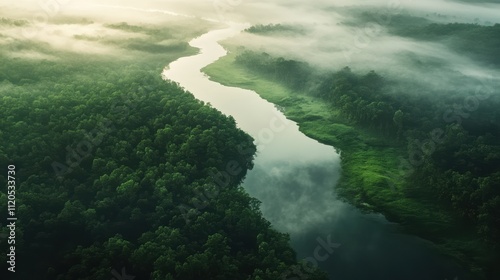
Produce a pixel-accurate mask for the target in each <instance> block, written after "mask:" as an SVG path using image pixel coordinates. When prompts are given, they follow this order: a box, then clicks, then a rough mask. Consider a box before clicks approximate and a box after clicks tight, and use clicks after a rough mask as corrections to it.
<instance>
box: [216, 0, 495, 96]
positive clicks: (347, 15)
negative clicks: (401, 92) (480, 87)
mask: <svg viewBox="0 0 500 280" xmlns="http://www.w3.org/2000/svg"><path fill="white" fill-rule="evenodd" d="M363 11H369V12H372V13H374V14H375V15H377V16H375V17H374V18H373V19H371V20H367V19H359V18H357V15H359V14H360V12H363ZM238 12H241V13H242V14H244V15H245V17H244V18H245V20H248V21H250V22H252V23H260V24H269V23H275V24H276V23H282V24H283V23H284V24H291V25H296V26H300V27H301V28H303V29H305V30H306V32H305V33H304V34H297V35H296V36H290V35H287V36H280V35H279V34H278V35H273V36H259V35H255V34H250V33H244V34H241V35H240V36H238V37H237V38H234V39H232V40H229V41H228V42H226V43H228V44H234V45H239V46H245V47H246V48H248V49H252V50H257V51H264V52H267V53H270V54H272V55H274V56H284V57H285V58H288V59H295V60H300V61H306V62H308V63H310V64H311V65H313V66H316V67H318V68H322V69H325V70H338V69H340V68H343V67H345V66H349V67H350V68H351V69H353V70H354V71H357V72H367V71H370V70H375V71H377V72H378V73H380V74H382V75H383V76H386V77H390V78H391V79H398V80H411V81H420V82H421V83H420V84H421V86H423V87H431V88H432V87H434V88H435V87H442V86H443V84H448V85H453V84H455V83H454V81H455V80H456V79H461V78H463V77H462V75H465V76H469V77H472V78H475V79H479V80H487V79H491V78H492V77H499V76H500V75H499V73H498V69H496V68H495V67H494V66H492V65H489V64H488V63H484V62H479V61H477V60H474V59H473V58H471V57H468V56H464V55H463V54H460V53H457V52H456V51H454V50H452V49H450V47H449V46H448V45H446V44H444V43H440V42H425V41H418V40H415V39H411V38H402V37H398V36H394V35H391V34H389V32H388V31H387V30H386V29H385V27H384V25H385V24H389V23H391V22H392V20H393V19H394V17H395V16H398V15H405V16H413V17H422V18H425V19H427V20H428V21H429V22H439V23H448V22H450V23H452V22H461V23H479V24H486V25H492V24H494V23H499V22H500V5H498V4H475V5H472V4H468V3H463V2H452V1H315V2H314V5H311V3H310V2H306V1H271V3H269V2H254V1H252V2H245V1H243V3H242V4H241V6H238V7H234V9H233V10H230V11H229V9H228V12H227V14H228V15H225V16H226V17H230V16H233V14H237V13H238ZM234 16H235V17H238V16H239V17H241V14H240V15H234ZM353 23H354V24H353ZM416 62H418V63H416ZM416 64H418V67H415V65H416Z"/></svg>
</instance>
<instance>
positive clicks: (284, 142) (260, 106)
mask: <svg viewBox="0 0 500 280" xmlns="http://www.w3.org/2000/svg"><path fill="white" fill-rule="evenodd" d="M245 27H246V26H245V25H242V24H237V23H232V24H230V25H229V27H227V28H225V29H218V30H213V31H210V32H208V33H206V34H204V35H202V36H200V37H198V38H196V39H193V40H192V41H191V42H190V45H191V46H193V47H196V48H199V49H200V52H199V54H197V55H194V56H190V57H183V58H180V59H178V60H177V61H174V62H172V63H171V64H170V65H169V66H168V67H167V68H165V70H164V72H163V76H164V77H165V78H168V79H171V80H173V81H176V82H178V83H179V84H180V85H181V86H182V87H184V88H185V89H186V90H188V91H190V92H191V93H192V94H193V95H194V96H195V97H196V98H197V99H199V100H202V101H204V102H209V103H210V104H211V105H212V106H213V107H214V108H216V109H218V110H219V111H221V112H222V113H224V114H225V115H231V116H232V117H233V118H234V119H235V120H236V122H237V124H238V126H239V128H241V129H242V130H244V131H245V132H247V133H248V134H250V135H251V136H252V137H254V139H256V143H257V145H258V150H257V156H256V158H255V161H254V163H255V167H254V169H253V170H251V171H249V172H248V174H247V177H246V179H245V181H244V183H243V186H244V188H245V189H246V190H247V192H248V193H249V194H250V195H251V196H253V197H255V198H257V199H259V200H260V201H261V202H262V204H261V211H262V213H263V215H264V217H265V218H266V219H268V220H269V221H270V222H271V224H272V225H273V227H274V228H275V229H277V230H279V231H282V232H287V233H289V234H290V237H291V245H292V247H293V248H294V249H295V250H296V252H297V257H298V258H299V259H302V258H305V259H306V260H307V261H309V262H311V263H313V264H315V265H316V264H317V265H318V266H319V267H320V268H322V269H323V270H325V271H327V272H328V274H329V277H330V279H340V280H365V279H381V280H382V279H383V280H393V279H394V280H396V279H398V280H401V279H405V280H417V279H418V280H433V279H436V280H438V279H439V280H445V279H461V280H462V279H465V278H464V276H463V275H464V271H463V270H462V269H461V268H460V267H459V266H458V265H457V264H455V263H454V262H453V261H451V260H449V259H448V258H446V257H444V256H442V255H440V254H439V253H438V252H437V251H436V250H435V249H433V248H432V246H431V245H430V244H429V243H428V242H426V241H424V240H422V239H420V238H417V237H414V236H410V235H404V234H401V233H400V232H399V231H398V226H397V225H396V224H393V223H389V222H388V221H387V220H386V219H385V218H384V217H383V216H382V215H380V214H364V213H361V212H360V211H359V210H358V209H356V208H355V207H353V206H351V205H350V204H347V203H345V202H342V201H340V200H339V199H338V198H337V197H336V194H335V190H334V186H335V184H336V182H337V180H338V179H339V176H340V173H341V172H340V171H341V167H340V158H339V155H338V153H337V152H336V150H335V149H334V148H333V147H330V146H326V145H323V144H321V143H319V142H317V141H315V140H313V139H311V138H308V137H307V136H305V135H304V134H302V133H301V132H300V131H299V129H298V126H297V124H296V123H294V122H292V121H290V120H287V119H286V118H285V117H284V115H283V114H282V113H281V112H280V111H279V110H278V109H277V108H276V107H275V106H274V105H273V104H271V103H269V102H267V101H266V100H264V99H262V98H260V97H259V95H258V94H257V93H255V92H253V91H250V90H245V89H241V88H234V87H227V86H223V85H221V84H219V83H217V82H214V81H211V80H209V77H207V75H205V74H203V73H202V72H201V69H202V68H203V67H205V66H206V65H208V64H210V63H213V62H214V61H216V60H217V59H219V58H220V57H222V56H224V55H226V50H225V49H224V48H223V47H222V46H221V45H219V43H218V41H220V40H223V39H225V38H229V37H231V36H234V35H237V34H238V33H240V32H241V31H242V30H243V29H244V28H245ZM303 273H304V277H303V278H302V279H306V278H305V276H307V272H303Z"/></svg>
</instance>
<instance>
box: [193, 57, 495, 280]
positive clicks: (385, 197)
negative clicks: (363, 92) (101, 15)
mask: <svg viewBox="0 0 500 280" xmlns="http://www.w3.org/2000/svg"><path fill="white" fill-rule="evenodd" d="M235 56H236V52H232V53H230V54H229V55H227V56H225V57H223V58H221V59H220V60H218V61H217V62H216V63H214V64H211V65H209V66H208V67H206V68H204V69H203V71H204V72H205V73H207V74H208V75H209V76H210V77H211V79H212V80H214V81H217V82H219V83H221V84H223V85H227V86H236V87H241V88H245V89H250V90H253V91H255V92H257V93H258V94H259V95H260V96H261V97H262V98H264V99H266V100H268V101H269V102H272V103H274V104H276V105H279V106H281V107H283V108H284V110H283V111H284V114H285V115H286V116H287V118H289V119H291V120H293V121H295V122H297V123H298V124H299V127H300V130H301V131H302V132H303V133H304V134H306V135H307V136H309V137H311V138H313V139H316V140H318V141H319V142H322V143H324V144H327V145H331V146H334V147H335V148H337V149H338V150H339V151H340V153H341V157H342V178H341V180H340V182H339V184H338V185H337V186H336V190H337V193H338V194H339V195H340V196H341V197H342V198H343V199H345V200H347V201H349V202H350V203H352V204H354V205H355V206H357V207H358V208H360V209H364V210H366V211H376V212H380V213H382V214H384V215H385V216H386V217H387V218H388V219H389V220H390V221H394V222H398V223H399V224H400V225H401V228H402V230H403V231H405V232H407V233H411V234H415V235H418V236H420V237H422V238H425V239H428V240H430V241H432V242H433V243H434V244H435V245H436V247H437V249H439V250H440V251H441V252H442V253H443V254H446V255H450V256H452V257H454V258H455V259H457V260H458V261H459V262H460V263H462V264H463V265H464V266H466V267H468V268H469V269H470V270H471V271H474V272H476V273H478V274H480V268H479V267H481V264H482V263H483V262H484V260H483V259H479V258H478V257H477V256H483V257H485V259H486V256H487V253H486V248H485V247H484V244H483V243H482V242H481V241H480V240H477V239H476V237H475V233H474V230H473V229H470V228H468V227H467V225H464V224H462V223H461V220H460V219H459V218H458V217H456V216H454V215H453V214H452V213H451V211H450V210H449V209H447V208H445V207H443V206H441V205H439V204H437V203H435V201H433V200H432V199H428V198H425V197H409V196H408V195H406V193H407V191H408V186H407V185H405V184H404V182H405V180H404V178H403V176H404V174H400V173H399V164H400V163H399V158H400V157H405V153H406V150H405V149H404V147H401V146H400V145H398V144H397V143H396V142H395V141H394V140H393V139H390V138H388V137H384V136H383V135H380V134H379V133H377V132H376V131H368V130H366V129H362V128H360V127H357V126H354V125H353V124H352V123H350V122H349V121H347V120H345V119H343V118H342V117H341V116H340V114H339V112H338V111H336V110H335V109H334V108H331V107H330V106H328V105H326V104H325V103H324V102H323V101H321V100H319V99H316V98H313V97H310V96H307V95H305V94H300V93H296V92H291V91H290V90H289V89H287V88H285V87H283V86H281V85H279V84H277V83H275V82H272V81H270V80H267V79H265V77H263V76H261V75H258V74H255V73H253V72H250V71H248V70H247V69H245V68H244V67H241V66H239V65H237V64H235V63H234V59H235ZM473 256H475V257H473ZM476 279H477V278H476Z"/></svg>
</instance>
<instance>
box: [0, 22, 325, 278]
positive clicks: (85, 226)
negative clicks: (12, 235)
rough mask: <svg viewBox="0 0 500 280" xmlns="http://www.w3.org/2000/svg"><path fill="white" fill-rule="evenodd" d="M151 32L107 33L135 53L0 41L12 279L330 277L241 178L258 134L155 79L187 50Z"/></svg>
mask: <svg viewBox="0 0 500 280" xmlns="http://www.w3.org/2000/svg"><path fill="white" fill-rule="evenodd" d="M112 28H121V29H123V28H125V29H130V28H131V27H130V25H126V24H117V25H112ZM136 29H137V28H136ZM144 30H148V29H147V28H140V29H137V30H134V31H133V32H143V31H144ZM155 36H158V35H155ZM157 39H158V40H160V39H161V38H159V37H157ZM77 40H89V37H85V38H77ZM96 40H103V39H99V38H98V39H96ZM107 40H110V39H107ZM147 42H151V43H150V44H149V45H148V43H147ZM156 43H157V40H149V41H147V40H143V41H141V42H138V41H136V42H135V43H134V44H117V43H116V42H115V43H113V42H111V41H108V42H107V43H106V44H109V45H112V46H118V47H119V48H117V49H116V52H117V53H121V52H123V49H126V50H130V49H133V50H135V51H137V53H130V52H128V53H127V55H124V56H123V58H121V57H119V56H109V57H108V56H104V55H96V56H87V55H79V54H75V53H71V52H64V51H58V50H55V49H52V48H50V47H49V46H47V45H43V46H40V45H37V44H30V43H28V42H16V43H15V44H16V45H17V46H22V47H23V48H24V49H27V50H31V51H37V52H43V53H45V54H46V55H48V56H49V57H50V58H49V59H40V58H39V56H36V57H35V58H33V57H19V56H18V57H16V56H12V55H11V53H10V52H11V51H12V50H13V49H12V48H13V47H14V46H12V45H11V46H7V47H6V46H2V49H0V60H1V61H2V64H1V65H0V68H1V69H0V81H1V82H0V108H2V110H0V128H1V131H0V143H2V144H1V148H0V166H3V167H2V170H4V172H2V174H0V184H1V185H3V186H7V169H6V168H7V166H9V165H15V178H16V189H15V196H16V217H17V219H18V220H17V222H16V240H15V244H13V245H15V249H16V258H17V266H16V271H17V272H16V275H15V276H16V277H17V279H61V280H62V279H68V280H70V279H71V280H74V279H112V278H113V279H114V277H117V275H121V276H123V277H125V275H129V276H133V277H135V278H136V279H193V280H194V279H242V280H243V279H245V280H246V279H256V280H257V279H269V280H275V279H280V278H283V279H285V278H286V277H293V276H294V275H295V274H296V273H303V271H304V270H307V271H308V276H309V277H310V278H309V279H326V278H325V276H324V274H323V273H320V272H319V271H317V270H316V268H312V267H308V266H306V265H299V264H297V261H296V259H295V252H294V251H293V250H292V249H291V248H290V247H289V243H288V242H289V239H288V236H287V235H286V234H282V233H278V232H276V231H275V230H273V229H271V227H270V224H269V222H268V221H266V220H265V219H264V218H263V217H262V216H261V213H260V211H259V202H258V201H257V200H255V199H253V198H251V197H249V196H248V195H247V194H246V193H245V191H244V190H243V189H242V188H241V187H240V186H239V184H240V183H241V181H242V180H243V178H244V176H245V174H246V172H247V170H248V169H250V168H252V160H253V156H254V153H255V146H254V144H253V139H252V138H251V137H250V136H248V135H247V134H245V133H244V132H242V131H241V130H239V129H237V128H236V124H235V121H234V119H232V118H231V117H226V116H223V115H222V114H221V113H220V112H218V111H217V110H215V109H213V108H211V107H210V106H209V105H207V104H203V103H202V102H200V101H197V100H196V99H195V98H194V97H193V96H192V95H191V94H190V93H188V92H185V91H184V90H182V89H181V88H179V87H178V85H176V84H175V83H172V82H167V81H163V80H162V79H161V77H160V72H161V67H163V66H164V65H166V64H167V63H168V62H169V61H171V60H172V59H173V58H174V57H176V56H180V55H182V54H184V53H185V52H190V51H191V50H189V49H188V48H187V46H186V44H185V43H182V42H180V43H178V44H175V46H178V47H176V49H168V48H164V46H163V47H162V46H158V45H156ZM138 44H139V45H138ZM163 52H165V53H163ZM123 53H124V52H123ZM150 53H153V54H155V55H150ZM158 53H161V54H158ZM124 54H125V53H124ZM56 57H57V58H56ZM9 180H11V179H9ZM0 198H1V199H0V208H2V209H7V194H6V192H2V193H1V194H0ZM3 213H4V214H2V216H1V219H2V220H3V221H5V220H6V216H5V215H6V212H5V211H3ZM2 230H3V231H4V232H3V234H8V233H7V232H6V230H7V228H6V227H3V228H2ZM2 236H3V235H2ZM11 245H12V244H11ZM11 245H8V244H7V243H6V242H2V245H1V250H2V252H8V247H7V246H11ZM7 260H8V256H6V254H2V255H1V256H0V261H1V262H2V263H4V264H5V263H6V261H7Z"/></svg>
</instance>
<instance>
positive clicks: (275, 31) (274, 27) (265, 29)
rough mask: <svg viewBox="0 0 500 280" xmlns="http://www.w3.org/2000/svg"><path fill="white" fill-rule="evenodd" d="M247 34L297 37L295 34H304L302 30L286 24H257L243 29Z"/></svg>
mask: <svg viewBox="0 0 500 280" xmlns="http://www.w3.org/2000/svg"><path fill="white" fill-rule="evenodd" d="M245 31H246V32H248V33H255V34H261V35H278V36H283V35H297V34H305V30H304V28H302V27H300V26H295V25H287V24H280V23H278V24H272V23H271V24H267V25H263V24H257V25H253V26H251V27H249V28H247V29H245Z"/></svg>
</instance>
